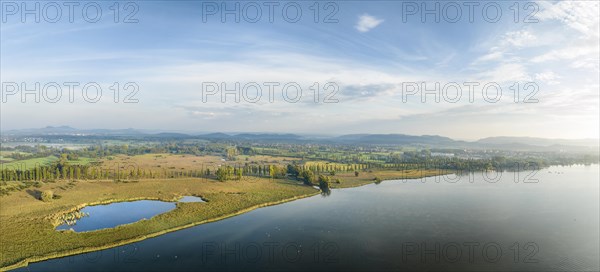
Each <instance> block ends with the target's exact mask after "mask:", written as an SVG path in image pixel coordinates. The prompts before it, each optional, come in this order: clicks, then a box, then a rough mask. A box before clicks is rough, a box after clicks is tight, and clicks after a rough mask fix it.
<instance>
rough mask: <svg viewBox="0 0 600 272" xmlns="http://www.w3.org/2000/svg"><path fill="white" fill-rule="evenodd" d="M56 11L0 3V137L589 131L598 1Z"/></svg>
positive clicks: (149, 4)
mask: <svg viewBox="0 0 600 272" xmlns="http://www.w3.org/2000/svg"><path fill="white" fill-rule="evenodd" d="M49 3H50V4H49ZM65 3H68V2H61V1H59V2H44V1H41V2H40V1H26V2H19V1H16V2H7V1H2V20H1V25H0V36H1V41H0V50H1V52H0V77H1V81H2V103H1V104H0V106H1V108H0V113H1V123H0V129H2V130H3V131H5V130H10V129H23V128H36V127H45V126H61V125H68V126H72V127H76V128H82V129H91V128H113V129H119V128H136V129H152V130H165V131H182V132H186V131H188V132H217V131H218V132H241V131H244V132H275V133H303V134H320V135H339V134H350V133H403V134H412V135H432V134H436V135H443V136H448V137H452V138H457V139H478V138H483V137H490V136H530V137H544V138H598V136H599V133H600V126H599V123H600V120H599V116H600V112H599V103H600V82H599V80H600V79H599V75H600V70H599V69H600V68H599V63H600V44H599V40H600V36H599V18H600V14H599V10H600V9H599V6H598V2H597V1H560V2H557V1H552V2H548V1H538V2H516V1H498V2H493V1H485V2H460V1H458V2H448V1H440V2H436V1H426V2H411V1H404V2H399V1H319V2H315V1H295V2H269V1H226V2H220V1H215V2H211V1H131V2H127V1H121V2H115V1H97V2H79V3H78V5H73V6H67V4H65ZM89 3H92V4H89ZM115 3H117V4H115ZM473 3H474V4H473ZM36 4H38V5H39V6H36ZM27 10H29V11H27ZM24 11H25V12H24ZM98 11H99V12H98ZM38 12H39V13H38ZM36 13H38V14H37V16H38V18H36ZM236 16H237V18H236ZM36 19H39V22H36ZM36 84H38V85H39V86H36ZM98 89H100V90H101V95H98V94H100V92H99V91H98ZM259 89H260V93H261V94H262V95H261V96H258V93H259ZM58 93H60V94H62V95H61V96H57V94H58ZM116 94H118V95H116ZM315 94H317V95H315ZM459 94H460V95H459ZM36 99H37V100H38V101H36ZM223 99H224V100H223ZM236 99H237V100H238V101H236Z"/></svg>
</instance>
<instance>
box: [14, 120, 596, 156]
mask: <svg viewBox="0 0 600 272" xmlns="http://www.w3.org/2000/svg"><path fill="white" fill-rule="evenodd" d="M2 136H3V137H4V136H16V137H44V136H46V137H49V138H57V137H58V138H67V139H70V140H73V139H78V140H80V141H84V142H85V141H87V140H88V139H99V138H103V137H109V138H110V137H115V138H119V139H121V138H127V139H158V140H169V139H172V140H181V139H204V140H228V141H241V142H273V143H317V144H318V143H322V144H351V145H402V146H421V147H435V148H451V149H463V148H469V149H501V150H514V151H521V150H529V151H564V150H571V151H590V150H591V151H593V150H594V149H598V146H599V143H598V139H578V140H569V139H546V138H533V137H508V136H502V137H488V138H483V139H480V140H477V141H471V142H467V141H459V140H453V139H451V138H448V137H443V136H439V135H421V136H418V135H406V134H367V133H364V134H347V135H341V136H330V137H324V136H319V137H311V136H302V135H298V134H292V133H237V134H227V133H221V132H215V133H208V134H197V133H193V134H187V133H178V132H172V131H164V130H163V131H160V130H154V131H151V130H137V129H132V128H128V129H77V128H72V127H69V126H56V127H53V126H48V127H44V128H33V129H20V130H9V131H3V132H2Z"/></svg>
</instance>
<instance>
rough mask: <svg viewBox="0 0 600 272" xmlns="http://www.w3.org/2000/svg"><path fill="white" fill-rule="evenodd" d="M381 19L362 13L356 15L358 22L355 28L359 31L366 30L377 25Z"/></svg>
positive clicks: (381, 21)
mask: <svg viewBox="0 0 600 272" xmlns="http://www.w3.org/2000/svg"><path fill="white" fill-rule="evenodd" d="M383 21H384V20H383V19H378V18H376V17H374V16H371V15H369V14H364V15H361V16H359V17H358V22H357V23H356V26H355V28H356V30H358V31H360V32H368V31H370V30H371V29H373V28H375V27H377V26H378V25H379V24H381V23H383Z"/></svg>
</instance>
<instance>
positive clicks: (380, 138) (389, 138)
mask: <svg viewBox="0 0 600 272" xmlns="http://www.w3.org/2000/svg"><path fill="white" fill-rule="evenodd" d="M332 140H337V141H340V142H346V143H360V144H386V145H390V144H392V145H393V144H395V145H407V144H426V145H448V144H453V143H457V141H455V140H452V139H450V138H448V137H442V136H438V135H422V136H414V135H405V134H349V135H342V136H339V137H336V138H332Z"/></svg>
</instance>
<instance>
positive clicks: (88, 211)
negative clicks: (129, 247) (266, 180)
mask: <svg viewBox="0 0 600 272" xmlns="http://www.w3.org/2000/svg"><path fill="white" fill-rule="evenodd" d="M177 202H182V203H186V202H204V200H202V198H200V197H197V196H183V197H181V198H180V199H179V200H178V201H177ZM175 207H176V204H175V202H166V201H158V200H138V201H124V202H116V203H110V204H105V205H94V206H87V207H84V208H83V209H81V210H80V211H79V212H81V213H82V214H85V216H84V217H82V218H79V219H78V220H76V222H75V223H74V224H66V223H64V224H62V225H60V226H58V227H56V229H57V230H69V229H72V230H73V231H76V232H82V231H93V230H100V229H105V228H113V227H116V226H119V225H123V224H129V223H133V222H137V221H140V220H142V219H150V218H152V217H153V216H155V215H158V214H161V213H165V212H168V211H170V210H172V209H175Z"/></svg>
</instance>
